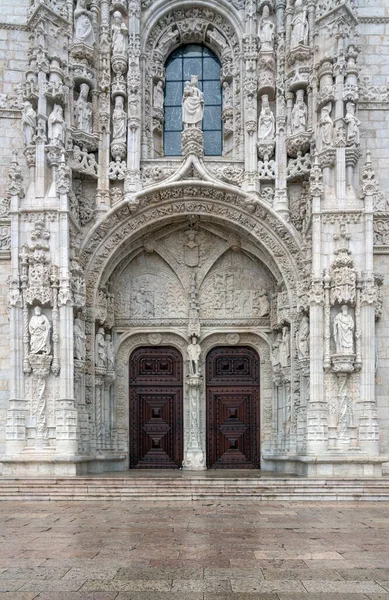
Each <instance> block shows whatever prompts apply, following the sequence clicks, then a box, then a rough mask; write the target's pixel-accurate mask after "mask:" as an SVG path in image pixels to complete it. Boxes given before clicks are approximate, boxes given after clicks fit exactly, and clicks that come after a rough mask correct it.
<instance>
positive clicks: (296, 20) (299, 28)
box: [290, 0, 309, 50]
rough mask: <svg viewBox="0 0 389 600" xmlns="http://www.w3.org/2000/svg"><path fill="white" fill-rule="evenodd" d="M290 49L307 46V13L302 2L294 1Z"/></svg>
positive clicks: (300, 0) (299, 0)
mask: <svg viewBox="0 0 389 600" xmlns="http://www.w3.org/2000/svg"><path fill="white" fill-rule="evenodd" d="M291 29H292V32H291V36H290V49H291V50H293V48H297V46H301V45H302V46H308V33H309V25H308V18H307V11H306V9H305V7H304V4H303V0H296V2H295V4H294V16H293V20H292V23H291Z"/></svg>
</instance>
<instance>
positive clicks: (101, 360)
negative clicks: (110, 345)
mask: <svg viewBox="0 0 389 600" xmlns="http://www.w3.org/2000/svg"><path fill="white" fill-rule="evenodd" d="M95 364H96V367H100V368H101V369H106V368H107V347H106V344H105V337H104V328H103V327H100V329H99V330H98V332H97V333H96V355H95Z"/></svg>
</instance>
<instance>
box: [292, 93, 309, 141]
mask: <svg viewBox="0 0 389 600" xmlns="http://www.w3.org/2000/svg"><path fill="white" fill-rule="evenodd" d="M307 117H308V109H307V105H306V104H305V102H304V90H297V92H296V102H295V105H294V107H293V110H292V134H295V133H300V132H302V131H306V129H307Z"/></svg>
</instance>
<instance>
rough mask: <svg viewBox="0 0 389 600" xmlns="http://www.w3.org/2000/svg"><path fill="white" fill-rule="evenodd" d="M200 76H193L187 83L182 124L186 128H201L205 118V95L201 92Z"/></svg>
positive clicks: (183, 101)
mask: <svg viewBox="0 0 389 600" xmlns="http://www.w3.org/2000/svg"><path fill="white" fill-rule="evenodd" d="M198 80H199V78H198V76H197V75H192V76H191V79H190V81H187V82H186V83H185V88H184V96H183V98H182V122H183V124H184V128H185V129H186V128H187V127H200V126H201V121H202V120H203V116H204V94H203V92H202V91H201V90H199V85H198Z"/></svg>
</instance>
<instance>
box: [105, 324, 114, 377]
mask: <svg viewBox="0 0 389 600" xmlns="http://www.w3.org/2000/svg"><path fill="white" fill-rule="evenodd" d="M105 342H106V347H107V365H108V371H114V370H115V357H114V352H113V342H112V337H111V334H109V333H107V335H106V336H105Z"/></svg>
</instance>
